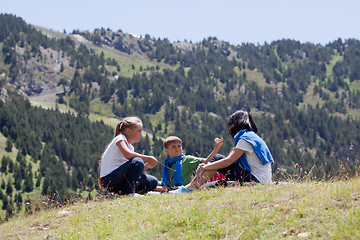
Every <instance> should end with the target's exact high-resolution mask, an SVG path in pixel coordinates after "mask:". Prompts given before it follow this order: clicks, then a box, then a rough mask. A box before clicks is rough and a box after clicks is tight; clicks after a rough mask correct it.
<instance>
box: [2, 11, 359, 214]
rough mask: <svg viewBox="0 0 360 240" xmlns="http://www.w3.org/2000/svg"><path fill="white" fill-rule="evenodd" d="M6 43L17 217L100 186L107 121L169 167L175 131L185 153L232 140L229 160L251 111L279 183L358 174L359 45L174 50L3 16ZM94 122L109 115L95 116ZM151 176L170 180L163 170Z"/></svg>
mask: <svg viewBox="0 0 360 240" xmlns="http://www.w3.org/2000/svg"><path fill="white" fill-rule="evenodd" d="M0 48H1V51H0V87H1V94H0V99H1V102H0V103H1V104H0V131H1V138H2V139H3V140H4V141H0V143H1V142H3V144H2V145H0V148H1V152H0V156H1V157H2V159H1V173H0V178H1V189H0V197H1V199H2V200H3V203H2V209H3V210H6V212H7V216H10V215H12V214H14V212H15V208H14V206H15V204H14V203H15V202H20V203H19V204H18V206H19V211H21V209H22V206H23V205H24V204H23V202H24V201H25V200H24V198H25V197H26V196H28V195H29V194H30V198H31V197H33V196H35V195H36V194H37V193H40V192H41V193H42V194H43V195H47V196H49V194H50V195H51V196H52V197H54V198H57V199H59V200H61V201H65V200H66V199H68V198H69V197H70V196H79V195H81V194H83V196H84V193H83V191H91V190H93V189H96V188H97V186H96V182H97V179H96V178H97V164H98V160H99V159H100V156H101V153H102V151H103V150H104V148H105V146H106V145H107V144H108V142H109V141H110V140H111V138H112V134H113V127H114V126H108V125H106V124H104V121H105V120H106V119H107V118H117V119H121V118H122V117H125V116H130V115H137V116H139V117H140V118H141V119H142V120H143V122H144V127H145V129H146V133H147V134H146V136H144V137H143V138H142V140H141V142H140V143H138V144H136V145H135V149H136V150H137V151H139V152H143V153H146V154H152V155H154V156H156V157H157V158H158V159H159V160H160V161H164V158H165V153H164V152H163V149H162V139H163V138H164V137H166V136H168V135H177V136H179V137H180V138H182V139H183V146H184V152H185V153H186V154H191V155H201V156H204V157H206V156H207V154H209V153H210V151H211V149H212V146H213V139H214V138H215V137H217V136H223V137H224V138H225V144H224V146H223V148H222V149H221V152H222V153H224V154H226V153H227V152H228V150H229V149H230V148H231V147H232V144H233V140H232V139H231V138H230V137H229V136H228V135H227V129H226V120H227V117H228V116H229V115H230V114H231V113H232V112H234V111H236V110H238V109H241V108H245V109H247V110H248V111H250V112H251V113H252V115H253V116H254V120H255V122H256V123H257V125H258V129H259V135H260V136H261V137H262V138H263V139H264V140H265V141H266V142H267V144H268V146H269V148H270V150H271V152H272V154H273V157H274V159H275V164H274V166H273V169H274V172H275V173H276V174H275V178H276V179H281V177H283V176H284V175H285V176H286V175H288V174H290V175H292V174H299V172H300V171H307V172H309V171H311V175H310V177H317V178H331V177H332V176H333V175H334V174H342V173H344V172H346V173H347V174H349V173H351V174H355V173H354V172H353V171H354V169H355V168H354V166H355V165H358V160H359V158H360V146H359V140H360V119H359V116H360V41H359V40H357V39H346V40H342V39H337V40H334V41H332V42H331V40H329V44H327V45H325V46H322V45H314V44H312V43H300V42H299V41H296V40H289V39H282V40H278V41H274V42H271V43H265V44H264V45H255V44H252V43H244V44H241V45H238V46H233V45H230V44H229V43H227V42H224V41H219V40H218V39H217V38H216V37H209V38H207V39H204V40H203V41H202V42H199V43H192V42H174V43H171V42H169V41H168V40H167V39H155V38H152V37H151V36H149V35H146V36H144V37H136V36H133V35H130V34H126V33H123V32H122V31H121V30H118V31H116V32H114V31H112V30H110V29H106V30H105V29H104V28H101V29H95V30H94V31H93V32H89V31H86V32H81V31H79V30H74V31H73V32H72V33H71V34H66V33H58V32H53V31H50V30H47V29H41V28H38V27H34V26H31V25H29V24H27V23H26V22H24V20H22V19H21V18H20V17H16V16H13V15H7V14H1V15H0ZM45 94H53V96H56V98H55V99H56V107H54V108H53V109H43V108H40V107H36V106H34V104H31V99H32V98H33V97H34V96H42V95H45ZM49 101H50V100H49ZM40 105H41V104H40ZM94 115H96V116H100V118H99V119H98V120H96V121H90V119H94V118H93V116H94ZM150 173H152V174H154V175H156V176H157V177H158V178H160V176H161V166H160V165H159V166H157V167H156V168H155V169H153V170H150ZM30 179H32V182H30ZM276 179H275V180H276ZM39 190H40V191H39ZM32 194H33V195H32ZM85 196H86V197H87V196H91V195H88V194H85ZM27 198H29V197H27ZM4 199H5V200H4ZM3 219H4V217H3Z"/></svg>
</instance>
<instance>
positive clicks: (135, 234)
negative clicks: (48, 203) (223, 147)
mask: <svg viewBox="0 0 360 240" xmlns="http://www.w3.org/2000/svg"><path fill="white" fill-rule="evenodd" d="M359 200H360V179H359V178H355V179H350V180H346V181H342V180H337V181H333V182H289V183H287V184H278V185H267V186H266V185H265V186H264V185H258V186H243V187H239V186H235V187H229V188H216V189H209V190H204V191H200V192H195V193H191V194H184V195H170V194H162V195H157V196H143V197H136V198H134V197H121V198H113V199H103V198H102V199H97V200H93V201H89V202H87V203H85V202H82V203H78V204H74V205H71V206H69V207H63V208H59V209H55V210H48V211H41V212H39V213H35V214H33V215H31V216H27V217H21V218H16V219H12V220H10V221H8V222H6V223H3V224H2V225H0V232H1V233H2V237H3V238H4V239H44V238H53V239H144V238H146V239H283V238H285V239H286V238H295V239H300V238H308V239H359V237H360V231H359V224H360V201H359Z"/></svg>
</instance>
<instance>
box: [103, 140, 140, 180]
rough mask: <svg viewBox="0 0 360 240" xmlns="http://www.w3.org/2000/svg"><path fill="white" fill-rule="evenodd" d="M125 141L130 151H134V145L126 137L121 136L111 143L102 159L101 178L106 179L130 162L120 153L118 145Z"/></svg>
mask: <svg viewBox="0 0 360 240" xmlns="http://www.w3.org/2000/svg"><path fill="white" fill-rule="evenodd" d="M122 140H123V141H125V143H126V145H127V146H128V147H129V149H130V151H132V152H133V151H134V147H133V145H131V144H130V143H129V142H128V140H127V139H126V136H125V135H123V134H119V135H117V136H116V137H114V139H113V140H112V141H111V143H110V144H109V145H108V146H107V148H106V149H105V152H104V154H103V157H102V162H101V169H100V177H105V176H106V175H108V174H110V173H111V172H112V171H114V170H115V169H117V168H118V167H120V166H121V165H123V164H124V163H125V162H127V161H128V159H126V158H125V157H124V155H123V154H122V152H121V151H120V149H119V147H118V146H117V145H116V143H117V142H119V141H122Z"/></svg>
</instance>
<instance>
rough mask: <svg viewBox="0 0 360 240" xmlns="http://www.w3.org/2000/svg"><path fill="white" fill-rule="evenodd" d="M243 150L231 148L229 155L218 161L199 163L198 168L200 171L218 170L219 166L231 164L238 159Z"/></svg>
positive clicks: (223, 166)
mask: <svg viewBox="0 0 360 240" xmlns="http://www.w3.org/2000/svg"><path fill="white" fill-rule="evenodd" d="M244 152H245V151H244V150H241V149H239V148H233V150H231V152H230V153H229V155H228V156H227V157H225V158H223V159H221V160H219V161H216V162H212V163H208V164H203V163H202V164H200V165H199V168H198V169H199V170H200V171H211V170H218V169H221V168H225V167H227V166H229V165H231V164H232V163H234V162H235V161H236V160H238V159H239V158H240V157H241V155H243V154H244Z"/></svg>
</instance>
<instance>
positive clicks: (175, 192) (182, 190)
mask: <svg viewBox="0 0 360 240" xmlns="http://www.w3.org/2000/svg"><path fill="white" fill-rule="evenodd" d="M193 191H194V190H190V189H186V188H185V187H180V188H178V189H176V190H172V191H169V193H174V194H181V193H191V192H193Z"/></svg>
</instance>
